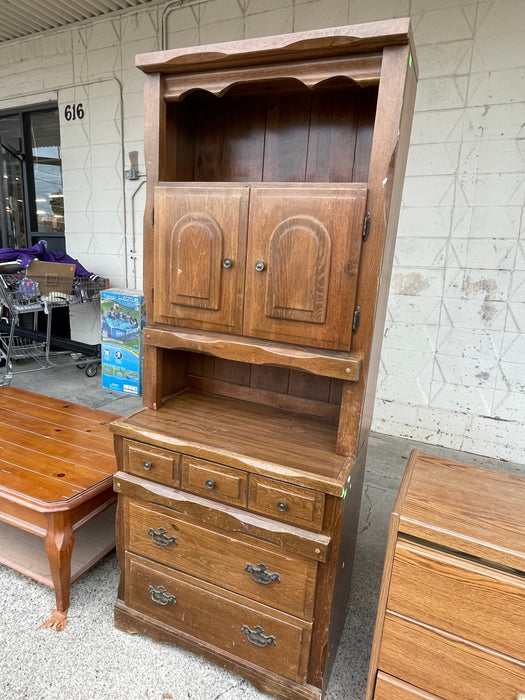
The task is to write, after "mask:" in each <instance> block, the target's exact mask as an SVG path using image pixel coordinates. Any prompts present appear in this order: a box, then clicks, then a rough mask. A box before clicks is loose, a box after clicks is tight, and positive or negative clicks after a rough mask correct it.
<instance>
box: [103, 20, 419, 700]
mask: <svg viewBox="0 0 525 700" xmlns="http://www.w3.org/2000/svg"><path fill="white" fill-rule="evenodd" d="M137 65H138V66H139V67H140V68H141V69H142V70H143V71H144V73H145V74H146V76H145V77H146V87H145V90H146V92H145V110H146V111H145V125H146V139H145V148H146V163H147V174H148V189H147V202H146V212H145V219H144V229H145V234H144V235H145V245H144V251H145V253H144V261H145V268H144V277H145V285H144V289H145V295H146V299H147V311H146V313H147V324H146V328H145V330H144V347H145V357H144V405H145V408H144V409H143V410H141V411H139V412H137V413H136V414H134V415H132V416H129V417H128V418H125V419H120V420H117V421H115V422H114V423H113V424H112V430H113V431H114V433H115V449H116V454H117V459H118V464H119V470H120V471H119V473H118V474H117V475H116V477H115V480H114V485H115V490H116V491H117V493H118V494H119V498H118V503H119V505H118V554H119V561H120V566H121V573H122V575H121V584H120V591H119V599H118V602H117V605H116V609H115V620H116V625H117V626H118V627H119V628H120V629H123V630H126V631H129V632H140V633H146V634H148V635H150V636H152V637H153V638H155V639H158V640H167V641H171V642H174V643H176V644H179V645H181V646H184V647H185V648H188V649H190V650H192V651H195V652H197V653H199V654H202V655H204V656H206V657H207V658H209V659H212V660H213V661H215V662H216V663H218V664H221V665H222V666H225V667H227V668H229V669H232V670H234V671H235V672H238V673H240V674H242V675H244V676H245V677H247V678H249V679H250V680H251V681H252V682H253V683H254V684H255V685H257V686H258V687H259V688H260V689H262V690H264V691H265V692H267V693H271V694H273V695H276V696H278V697H282V698H311V699H313V698H320V697H321V696H322V694H323V692H324V689H325V687H326V684H327V682H328V678H329V673H330V668H331V666H332V663H333V660H334V657H335V653H336V651H337V644H338V639H339V636H340V633H341V630H342V627H343V624H344V619H345V612H346V605H347V601H348V595H349V590H350V578H351V571H352V562H353V554H354V545H355V537H356V530H357V522H358V517H359V504H360V500H361V488H362V479H363V469H364V463H365V457H366V447H367V440H368V434H369V431H370V423H371V415H372V407H373V401H374V392H375V384H376V378H377V368H378V361H379V352H380V345H381V338H382V333H383V325H384V317H385V309H386V300H387V295H388V287H389V280H390V271H391V262H392V255H393V248H394V239H395V231H396V224H397V217H398V212H399V203H400V195H401V189H402V183H403V176H404V168H405V163H406V154H407V147H408V138H409V133H410V125H411V118H412V110H413V103H414V96H415V82H416V77H415V65H414V58H413V55H412V53H411V37H410V31H409V24H408V20H404V19H402V20H395V21H392V22H379V23H375V24H372V25H358V26H355V27H338V28H335V29H331V30H319V31H313V32H305V33H302V34H292V35H284V36H277V37H266V38H263V39H256V40H255V39H254V40H246V41H240V42H234V43H230V44H217V45H212V46H204V47H193V48H189V49H178V50H173V51H166V52H162V53H159V54H157V53H155V54H147V55H142V56H139V57H138V58H137Z"/></svg>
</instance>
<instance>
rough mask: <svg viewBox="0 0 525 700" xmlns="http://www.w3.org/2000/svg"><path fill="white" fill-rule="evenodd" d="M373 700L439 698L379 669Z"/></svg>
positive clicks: (436, 699) (430, 699)
mask: <svg viewBox="0 0 525 700" xmlns="http://www.w3.org/2000/svg"><path fill="white" fill-rule="evenodd" d="M374 700H440V698H438V697H437V695H430V693H426V692H425V691H424V690H420V689H419V688H415V687H414V686H413V685H408V683H403V681H400V680H399V679H398V678H393V677H392V676H388V675H387V674H386V673H381V671H379V673H378V674H377V679H376V687H375V692H374Z"/></svg>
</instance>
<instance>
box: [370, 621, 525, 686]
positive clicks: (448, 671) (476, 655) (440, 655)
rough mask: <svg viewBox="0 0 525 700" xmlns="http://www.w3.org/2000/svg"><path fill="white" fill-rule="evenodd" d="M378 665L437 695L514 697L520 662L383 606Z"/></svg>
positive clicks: (524, 681)
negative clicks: (384, 609) (386, 609)
mask: <svg viewBox="0 0 525 700" xmlns="http://www.w3.org/2000/svg"><path fill="white" fill-rule="evenodd" d="M379 668H380V669H381V670H382V671H384V672H385V673H387V674H389V675H391V676H395V677H397V678H402V679H403V680H404V681H406V682H407V683H408V684H411V685H413V686H416V687H418V688H424V689H425V691H426V692H428V693H431V694H434V695H437V696H438V697H439V698H443V700H479V699H480V698H487V700H488V698H490V700H514V699H515V698H516V697H517V696H518V695H519V693H525V664H523V663H521V662H519V661H515V660H513V659H511V658H510V657H508V656H503V655H501V654H498V653H496V652H493V651H491V650H490V649H487V648H485V647H481V646H479V645H477V644H471V643H469V642H467V641H465V640H463V639H460V638H459V637H457V636H455V635H451V634H447V633H445V632H441V631H439V630H437V629H435V628H432V627H428V626H424V625H420V624H418V623H416V622H414V621H413V620H409V619H407V618H405V617H402V616H400V615H397V614H396V613H392V612H387V613H386V616H385V622H384V627H383V635H382V640H381V649H380V653H379Z"/></svg>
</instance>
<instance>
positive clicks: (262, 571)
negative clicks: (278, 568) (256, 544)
mask: <svg viewBox="0 0 525 700" xmlns="http://www.w3.org/2000/svg"><path fill="white" fill-rule="evenodd" d="M244 570H245V571H247V572H248V573H249V574H250V578H251V579H252V580H253V581H255V583H262V584H263V585H265V586H266V585H268V584H269V583H272V582H275V583H280V582H281V576H280V574H278V573H273V574H270V573H268V567H267V566H266V564H259V565H258V567H257V568H255V567H254V566H252V564H246V568H245V569H244Z"/></svg>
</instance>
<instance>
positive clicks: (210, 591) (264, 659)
mask: <svg viewBox="0 0 525 700" xmlns="http://www.w3.org/2000/svg"><path fill="white" fill-rule="evenodd" d="M125 580H126V584H125V592H124V596H125V602H126V604H127V605H128V606H129V607H130V608H133V609H135V610H137V611H139V612H141V613H143V614H146V615H149V616H150V617H152V618H154V619H157V620H160V621H161V622H162V623H163V624H166V625H169V626H171V627H173V628H174V629H177V630H180V631H181V632H184V633H186V634H190V635H192V636H194V637H196V638H198V639H203V640H205V641H206V643H207V644H208V645H210V646H214V647H216V648H219V649H221V650H223V651H226V652H229V653H231V654H234V655H235V656H240V657H241V658H243V659H245V660H247V661H250V662H251V663H254V664H257V665H258V666H262V667H263V668H266V669H269V670H271V671H274V672H276V673H280V674H281V675H283V676H285V677H286V678H290V679H292V680H294V681H297V682H299V683H303V682H304V681H305V680H306V667H307V661H308V652H309V647H310V638H311V623H307V622H302V621H301V620H298V619H297V618H294V617H291V616H288V615H285V614H284V613H278V612H275V614H272V613H270V611H269V609H268V608H267V607H266V606H261V605H258V604H257V603H254V602H250V601H248V600H246V599H245V598H242V597H241V596H237V595H235V594H233V593H226V592H225V591H224V590H222V589H219V588H217V587H216V586H212V585H210V584H203V583H202V582H201V581H197V580H196V579H193V578H192V577H190V576H186V575H185V574H182V573H178V572H175V571H173V570H171V569H168V568H167V567H165V566H161V565H160V564H156V563H153V562H150V561H147V560H146V559H141V558H139V557H135V556H133V555H130V554H127V555H126V578H125Z"/></svg>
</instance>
